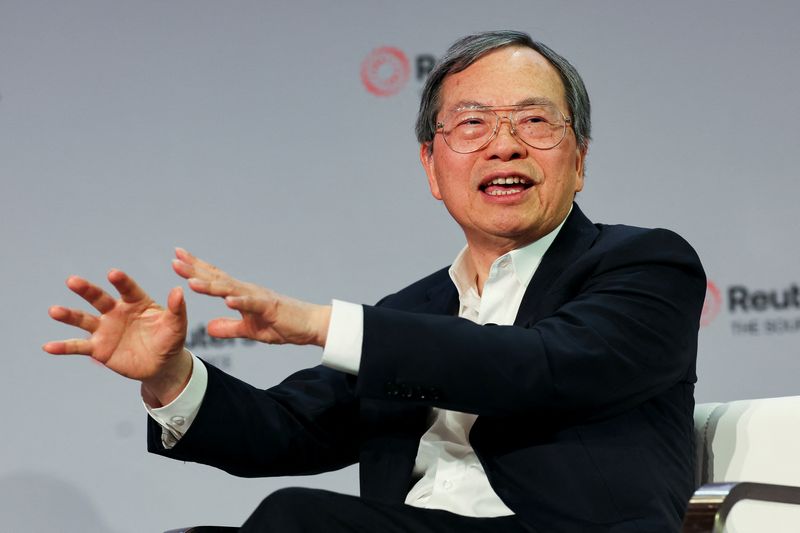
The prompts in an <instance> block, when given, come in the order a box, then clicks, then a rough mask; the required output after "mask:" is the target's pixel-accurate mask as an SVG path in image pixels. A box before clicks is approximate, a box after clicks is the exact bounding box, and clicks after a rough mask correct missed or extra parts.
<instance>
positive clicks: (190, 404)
mask: <svg viewBox="0 0 800 533" xmlns="http://www.w3.org/2000/svg"><path fill="white" fill-rule="evenodd" d="M190 353H191V352H190ZM207 387H208V369H206V365H205V364H203V362H202V361H201V360H200V359H198V358H197V357H196V356H195V355H194V354H192V376H191V377H190V378H189V383H187V384H186V387H185V388H184V389H183V391H181V393H180V394H179V395H178V397H177V398H175V399H174V400H172V401H171V402H170V403H168V404H167V405H165V406H163V407H157V408H153V407H150V406H149V405H147V404H146V403H145V402H144V400H142V403H143V404H144V408H145V409H147V412H148V413H149V414H150V416H151V417H152V418H153V420H155V421H156V422H158V425H160V426H161V428H162V431H161V444H163V445H164V448H166V449H168V450H169V449H170V448H172V447H173V446H175V445H176V444H177V443H178V441H179V440H180V439H181V437H183V435H184V434H185V433H186V432H187V431H188V430H189V426H191V425H192V422H194V419H195V417H196V416H197V413H198V411H200V405H201V404H202V403H203V397H204V396H205V394H206V388H207Z"/></svg>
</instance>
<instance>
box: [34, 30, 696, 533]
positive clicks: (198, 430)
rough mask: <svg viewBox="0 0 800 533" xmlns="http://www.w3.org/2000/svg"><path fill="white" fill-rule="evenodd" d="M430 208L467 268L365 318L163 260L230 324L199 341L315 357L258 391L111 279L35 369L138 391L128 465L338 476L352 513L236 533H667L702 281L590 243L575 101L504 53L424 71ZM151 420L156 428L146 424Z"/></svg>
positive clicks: (339, 500) (529, 50) (494, 49)
mask: <svg viewBox="0 0 800 533" xmlns="http://www.w3.org/2000/svg"><path fill="white" fill-rule="evenodd" d="M417 135H418V138H419V141H420V157H421V160H422V165H423V167H424V168H425V172H426V173H427V176H428V181H429V185H430V189H431V192H432V194H433V195H434V197H436V198H437V199H440V200H442V201H443V202H444V204H445V206H446V207H447V209H448V211H449V212H450V214H451V215H452V216H453V218H454V219H455V220H456V222H457V223H458V224H459V225H460V226H461V228H462V229H463V231H464V235H465V237H466V241H467V246H466V247H465V248H464V250H463V251H462V252H461V254H459V256H458V257H457V258H456V260H455V261H454V263H453V265H452V266H451V267H450V268H449V269H443V270H440V271H438V272H436V273H434V274H432V275H430V276H428V277H426V278H424V279H422V280H420V281H418V282H416V283H415V284H413V285H411V286H409V287H407V288H405V289H403V290H401V291H399V292H397V293H395V294H392V295H390V296H388V297H386V298H385V299H383V300H382V301H381V302H380V303H379V304H378V305H377V306H374V307H372V306H363V307H362V306H356V305H353V304H347V303H344V302H334V304H333V306H318V305H312V304H307V303H304V302H299V301H296V300H292V299H290V298H287V297H284V296H281V295H278V294H276V293H274V292H272V291H270V290H268V289H264V288H261V287H258V286H256V285H253V284H250V283H245V282H241V281H238V280H236V279H234V278H232V277H230V276H229V275H227V274H226V273H224V272H222V271H221V270H219V269H217V268H216V267H214V266H212V265H210V264H208V263H206V262H204V261H202V260H200V259H197V258H195V257H194V256H192V255H191V254H189V253H188V252H186V251H184V250H180V249H179V250H178V251H177V254H176V259H175V261H174V262H173V267H174V269H175V271H176V272H177V273H178V274H179V275H180V276H182V277H184V278H186V279H188V282H189V287H190V288H191V289H192V290H194V291H197V292H200V293H204V294H208V295H211V296H217V297H222V298H224V299H225V303H226V304H227V305H228V307H230V308H231V309H234V310H237V311H239V312H240V313H241V319H239V320H234V319H216V320H213V321H211V322H210V323H209V325H208V331H209V333H210V334H212V335H215V336H219V337H247V338H252V339H257V340H260V341H263V342H268V343H284V342H288V343H295V344H316V345H319V346H322V347H324V352H323V364H322V365H321V366H319V367H316V368H312V369H308V370H305V371H301V372H299V373H297V374H295V375H293V376H290V377H289V378H288V379H287V380H286V381H284V382H283V383H282V384H280V385H278V386H276V387H274V388H272V389H269V390H266V391H263V390H259V389H255V388H254V387H251V386H249V385H247V384H245V383H243V382H240V381H238V380H236V379H235V378H232V377H230V376H227V375H225V374H224V373H222V372H221V371H219V370H217V369H215V368H213V367H212V366H210V365H206V364H204V363H202V362H201V361H199V360H198V359H195V358H193V356H192V355H191V354H189V353H188V352H187V351H186V350H185V349H184V348H183V345H184V341H185V335H186V312H185V308H184V303H183V296H182V293H181V290H180V289H179V288H176V289H173V290H172V291H171V292H170V294H169V296H168V299H167V308H166V309H161V308H160V307H158V306H157V305H156V304H155V303H154V302H153V301H152V300H151V299H150V298H149V297H148V296H147V295H146V294H145V293H144V292H143V291H142V290H141V289H140V288H139V287H138V286H137V285H136V284H135V283H134V282H133V280H132V279H131V278H129V277H128V276H127V275H125V274H124V273H122V272H120V271H111V272H110V273H109V281H111V283H112V284H113V285H114V286H115V287H116V288H117V290H118V291H119V293H120V296H121V298H120V299H119V300H117V301H115V300H114V298H113V297H111V296H110V295H109V294H107V293H105V292H104V291H102V290H101V289H100V288H98V287H97V286H95V285H93V284H91V283H89V282H88V281H86V280H83V279H81V278H77V277H72V278H70V279H69V280H68V281H67V284H68V286H69V287H70V289H72V290H73V291H75V292H76V293H78V294H79V295H81V296H82V297H84V298H85V299H86V300H87V301H89V302H90V303H91V304H92V305H93V306H94V307H95V308H96V309H97V310H98V311H99V312H100V314H101V316H100V317H97V316H93V315H90V314H88V313H84V312H81V311H77V310H72V309H66V308H63V307H53V308H51V310H50V314H51V316H52V317H53V318H55V319H56V320H60V321H62V322H65V323H68V324H71V325H74V326H78V327H80V328H82V329H84V330H86V331H88V332H90V333H91V336H90V338H89V339H85V340H69V341H61V342H53V343H48V344H46V345H45V350H46V351H48V352H50V353H54V354H62V353H80V354H87V355H91V356H92V357H94V358H95V359H97V360H99V361H100V362H102V363H103V364H105V365H106V366H108V367H109V368H111V369H112V370H114V371H116V372H118V373H120V374H122V375H125V376H127V377H130V378H133V379H137V380H140V381H141V382H142V395H143V398H144V400H145V402H146V404H147V405H148V410H149V411H150V413H151V415H152V419H151V422H150V428H149V448H150V450H151V451H153V452H155V453H159V454H162V455H166V456H169V457H173V458H176V459H181V460H190V461H197V462H202V463H207V464H211V465H214V466H217V467H219V468H222V469H224V470H226V471H228V472H231V473H234V474H236V475H242V476H261V475H293V474H308V473H315V472H321V471H326V470H332V469H336V468H340V467H343V466H345V465H348V464H352V463H354V462H356V461H357V462H359V464H360V477H361V494H362V497H361V498H357V497H352V496H345V495H339V494H334V493H330V492H324V491H315V490H309V489H284V490H282V491H278V492H277V493H275V494H273V495H271V496H270V497H268V498H267V499H265V500H264V502H263V503H262V505H261V506H260V507H259V508H258V509H257V510H256V511H255V512H254V513H253V515H252V516H251V517H250V518H249V519H248V521H247V522H246V523H245V524H244V526H243V528H242V531H281V532H287V531H318V530H319V531H348V532H349V531H370V532H372V531H398V532H401V531H402V532H415V533H418V532H434V531H491V532H497V531H514V532H516V531H547V532H553V531H570V532H572V531H608V532H633V531H637V532H643V531H653V532H655V531H674V530H677V528H678V527H679V525H680V522H681V516H682V513H683V511H684V508H685V505H686V502H687V500H688V497H689V495H690V493H691V491H692V488H693V463H692V461H693V449H692V442H693V437H692V410H693V405H694V403H693V387H694V385H693V384H694V382H695V379H696V378H695V368H694V367H695V358H696V341H697V327H698V322H699V315H700V310H701V307H702V302H703V297H704V291H705V278H704V274H703V271H702V267H701V266H700V263H699V260H698V259H697V256H696V255H695V253H694V251H693V250H692V249H691V247H690V246H689V245H688V244H686V243H685V242H684V241H683V240H682V239H681V238H680V237H678V236H677V235H675V234H673V233H671V232H668V231H666V230H646V229H641V228H634V227H628V226H607V225H601V224H592V223H591V222H589V220H588V219H587V218H586V217H585V216H584V215H583V214H582V213H581V211H580V209H579V208H578V207H577V205H575V204H574V203H573V199H574V197H575V195H576V193H577V192H578V191H580V190H581V189H582V188H583V169H584V159H585V157H586V151H587V146H588V142H589V101H588V97H587V96H586V92H585V89H584V87H583V83H582V81H581V79H580V76H579V75H578V73H577V72H576V71H575V69H574V68H573V67H572V66H571V65H570V64H569V63H568V62H567V61H566V60H564V59H563V58H561V57H560V56H558V55H557V54H555V52H553V51H552V50H550V49H549V48H547V47H545V46H544V45H542V44H540V43H536V42H534V41H531V40H530V38H529V37H528V36H527V35H525V34H520V33H516V32H491V33H485V34H479V35H473V36H469V37H466V38H464V39H462V40H460V41H458V42H457V43H456V44H454V45H453V47H451V49H450V50H449V51H448V53H447V55H446V56H445V57H444V58H443V59H442V60H441V61H440V62H439V64H438V65H437V67H436V68H435V69H434V70H433V72H432V73H431V75H430V78H429V80H428V82H427V85H426V87H425V90H424V92H423V97H422V103H421V106H420V114H419V118H418V123H417ZM156 421H157V422H156Z"/></svg>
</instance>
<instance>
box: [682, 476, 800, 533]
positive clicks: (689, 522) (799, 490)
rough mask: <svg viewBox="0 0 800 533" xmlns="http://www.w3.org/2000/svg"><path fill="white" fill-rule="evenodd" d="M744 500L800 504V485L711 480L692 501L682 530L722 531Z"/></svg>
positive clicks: (684, 532)
mask: <svg viewBox="0 0 800 533" xmlns="http://www.w3.org/2000/svg"><path fill="white" fill-rule="evenodd" d="M742 500H758V501H765V502H775V503H789V504H796V505H800V487H790V486H787V485H772V484H768V483H750V482H732V483H709V484H707V485H703V486H702V487H700V488H699V489H697V490H696V491H695V493H694V495H693V496H692V499H691V500H689V507H688V509H687V510H686V516H685V517H684V520H683V529H682V533H722V530H723V529H724V528H725V520H727V518H728V513H730V511H731V508H732V507H733V506H734V505H736V504H737V503H739V502H740V501H742Z"/></svg>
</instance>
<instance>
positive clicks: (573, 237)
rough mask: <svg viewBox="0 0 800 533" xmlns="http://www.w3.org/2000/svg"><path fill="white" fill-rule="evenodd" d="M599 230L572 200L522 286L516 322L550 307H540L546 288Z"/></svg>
mask: <svg viewBox="0 0 800 533" xmlns="http://www.w3.org/2000/svg"><path fill="white" fill-rule="evenodd" d="M598 233H599V231H598V230H597V228H596V227H595V226H594V224H592V222H591V221H590V220H589V219H588V218H586V215H584V214H583V211H581V210H580V208H579V207H578V204H573V206H572V212H571V213H570V214H569V216H568V217H567V221H566V222H565V223H564V226H563V227H562V228H561V231H560V232H559V233H558V236H557V237H556V239H555V240H554V241H553V244H551V245H550V248H548V250H547V252H546V253H545V254H544V257H543V258H542V262H541V263H540V264H539V268H537V269H536V272H535V273H534V275H533V278H532V279H531V282H530V283H529V284H528V288H527V289H526V290H525V296H524V297H523V298H522V303H520V306H519V311H517V318H516V320H514V325H515V326H524V325H526V324H528V323H530V322H532V321H536V320H538V319H539V318H541V317H542V316H544V315H545V314H547V313H549V312H550V311H551V310H550V309H544V308H542V307H541V302H542V300H543V299H544V296H545V295H546V294H547V291H549V290H550V289H551V288H552V287H553V284H554V283H555V282H556V280H557V279H558V276H559V275H561V274H562V273H563V272H564V271H565V270H566V269H567V268H568V267H569V265H571V264H572V263H574V262H575V261H576V260H577V259H578V258H579V257H580V256H581V255H582V254H584V253H585V252H586V250H588V249H589V247H590V246H591V245H592V243H593V242H594V240H595V239H596V238H597V235H598Z"/></svg>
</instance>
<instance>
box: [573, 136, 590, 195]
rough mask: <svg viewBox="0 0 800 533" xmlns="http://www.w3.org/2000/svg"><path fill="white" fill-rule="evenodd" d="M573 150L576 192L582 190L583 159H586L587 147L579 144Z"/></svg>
mask: <svg viewBox="0 0 800 533" xmlns="http://www.w3.org/2000/svg"><path fill="white" fill-rule="evenodd" d="M575 150H576V154H575V176H576V177H577V179H576V181H575V192H576V193H578V192H579V191H582V190H583V172H584V161H586V151H587V148H581V147H580V146H579V147H577V148H576V149H575Z"/></svg>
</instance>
